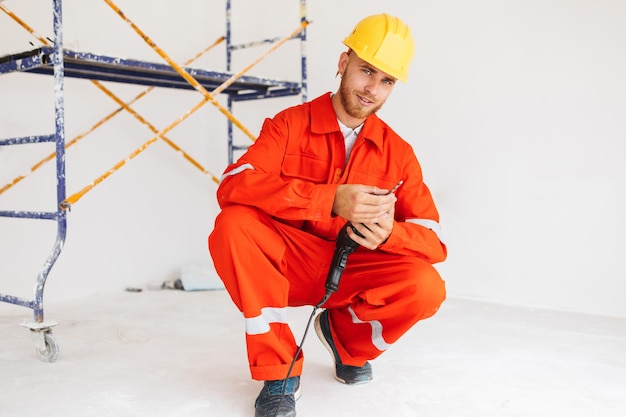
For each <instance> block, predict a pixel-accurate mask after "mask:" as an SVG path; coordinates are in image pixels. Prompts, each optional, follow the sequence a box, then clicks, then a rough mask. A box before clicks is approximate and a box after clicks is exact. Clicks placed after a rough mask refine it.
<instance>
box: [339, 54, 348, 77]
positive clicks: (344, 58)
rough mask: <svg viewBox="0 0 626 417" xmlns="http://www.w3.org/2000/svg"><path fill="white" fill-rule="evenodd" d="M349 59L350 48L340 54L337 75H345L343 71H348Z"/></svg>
mask: <svg viewBox="0 0 626 417" xmlns="http://www.w3.org/2000/svg"><path fill="white" fill-rule="evenodd" d="M349 60H350V53H349V50H348V51H347V52H342V53H341V55H339V62H338V63H337V75H343V73H344V72H345V71H346V67H347V66H348V61H349Z"/></svg>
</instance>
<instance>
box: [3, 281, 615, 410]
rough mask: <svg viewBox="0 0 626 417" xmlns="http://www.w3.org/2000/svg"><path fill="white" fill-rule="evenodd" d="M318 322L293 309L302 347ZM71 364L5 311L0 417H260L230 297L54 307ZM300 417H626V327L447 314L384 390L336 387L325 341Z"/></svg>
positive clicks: (470, 308)
mask: <svg viewBox="0 0 626 417" xmlns="http://www.w3.org/2000/svg"><path fill="white" fill-rule="evenodd" d="M310 313H311V309H310V308H308V307H307V308H299V309H293V310H292V312H291V322H292V326H293V328H294V331H295V333H296V337H297V339H298V340H300V338H301V335H302V332H303V330H304V325H305V323H306V320H307V319H308V317H309V315H310ZM46 316H47V317H46V318H48V319H54V320H56V321H58V322H59V325H58V326H57V327H55V329H54V332H53V333H54V336H55V338H56V340H57V342H58V344H59V346H60V355H59V357H58V359H57V360H56V361H55V362H54V363H44V362H42V361H40V360H39V359H38V358H37V355H36V353H35V350H34V345H33V343H32V342H31V340H30V336H29V335H28V331H27V330H25V329H24V328H22V327H21V326H20V325H19V323H20V322H22V320H23V319H24V318H26V319H30V318H31V315H30V310H27V309H25V308H22V307H17V306H13V305H9V304H5V303H0V416H3V417H13V416H15V417H30V416H33V417H35V416H47V417H74V416H76V417H78V416H80V417H89V416H97V417H103V416H116V417H120V416H121V417H125V416H133V417H139V416H151V417H154V416H163V417H176V416H186V417H195V416H229V417H230V416H233V417H237V416H243V417H252V416H253V415H254V411H253V406H252V404H253V402H254V399H255V397H256V395H257V393H258V391H259V390H260V383H259V382H257V381H252V380H250V379H249V376H248V369H247V363H246V357H245V350H244V335H243V322H242V320H241V317H240V315H239V313H238V312H237V311H236V310H235V309H234V307H233V306H232V304H231V303H230V300H229V299H228V296H227V294H226V293H225V292H223V291H210V292H183V291H176V290H164V291H144V292H141V293H128V292H121V293H119V294H115V295H102V296H96V297H92V298H89V299H84V300H75V301H71V302H64V303H62V304H50V303H49V305H48V304H46ZM305 357H306V360H305V370H304V376H303V378H302V384H303V395H302V398H301V399H300V400H299V401H298V416H299V417H312V416H316V417H319V416H331V417H332V416H341V417H350V416H359V417H363V416H394V417H402V416H420V417H422V416H423V417H440V416H441V417H454V416H459V417H461V416H462V417H470V416H480V417H490V416H493V417H503V416H519V417H536V416H546V417H555V416H568V417H575V416H580V417H583V416H584V417H590V416H598V417H612V416H614V417H623V416H625V415H626V320H623V319H621V320H620V319H611V318H603V317H594V316H585V315H577V314H566V313H558V312H551V311H537V310H530V309H524V308H518V307H507V306H501V305H494V304H487V303H479V302H474V301H466V300H459V299H451V300H448V301H446V303H445V304H444V306H443V308H442V309H441V310H440V312H439V313H438V314H437V315H436V316H435V317H433V318H431V319H429V320H426V321H423V322H421V323H419V324H418V325H417V326H416V327H415V328H413V329H412V330H411V331H410V332H409V333H408V334H407V335H406V336H405V337H404V338H403V339H401V341H400V342H398V343H397V344H396V345H394V346H393V347H392V348H391V349H390V350H389V351H388V352H387V353H385V355H383V356H381V357H380V358H379V359H377V360H376V361H374V363H373V366H374V377H375V379H374V381H373V382H372V383H370V384H367V385H362V386H356V387H349V386H344V385H342V384H340V383H338V382H336V381H335V380H334V379H333V378H332V374H331V358H330V355H329V354H328V352H326V350H325V349H324V348H323V346H322V345H321V343H320V342H319V340H318V339H317V336H316V335H315V332H314V331H311V332H310V333H309V337H308V339H307V341H306V342H305Z"/></svg>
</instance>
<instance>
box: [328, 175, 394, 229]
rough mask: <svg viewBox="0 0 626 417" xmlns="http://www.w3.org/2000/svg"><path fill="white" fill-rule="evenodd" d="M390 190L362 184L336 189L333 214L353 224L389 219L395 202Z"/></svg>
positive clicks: (344, 185)
mask: <svg viewBox="0 0 626 417" xmlns="http://www.w3.org/2000/svg"><path fill="white" fill-rule="evenodd" d="M389 191H390V190H385V189H382V188H378V187H374V186H371V185H363V184H342V185H339V186H338V187H337V192H336V193H335V200H334V201H333V213H335V214H336V215H338V216H341V217H343V218H344V219H346V220H349V221H351V222H353V223H365V224H367V223H380V222H382V221H384V220H386V219H387V218H389V213H390V212H392V213H393V211H392V209H393V207H394V204H395V202H396V200H397V198H396V196H395V194H393V193H390V192H389Z"/></svg>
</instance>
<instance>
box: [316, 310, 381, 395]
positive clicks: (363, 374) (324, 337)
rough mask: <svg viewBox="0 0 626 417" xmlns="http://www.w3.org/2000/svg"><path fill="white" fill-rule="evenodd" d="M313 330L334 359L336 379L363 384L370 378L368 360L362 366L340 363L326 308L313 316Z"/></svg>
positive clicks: (370, 368)
mask: <svg viewBox="0 0 626 417" xmlns="http://www.w3.org/2000/svg"><path fill="white" fill-rule="evenodd" d="M315 332H316V333H317V336H318V337H319V338H320V340H321V341H322V343H323V344H324V346H326V349H328V351H329V352H330V354H331V355H332V356H333V359H334V360H335V379H336V380H337V381H339V382H342V383H344V384H348V385H357V384H365V383H366V382H369V381H371V380H372V378H373V377H372V365H370V363H369V362H365V365H363V366H350V365H344V364H343V363H341V359H339V353H337V349H336V348H335V343H334V342H333V337H332V335H331V333H330V322H329V320H328V311H327V310H324V311H322V312H321V313H320V314H318V315H317V317H316V318H315Z"/></svg>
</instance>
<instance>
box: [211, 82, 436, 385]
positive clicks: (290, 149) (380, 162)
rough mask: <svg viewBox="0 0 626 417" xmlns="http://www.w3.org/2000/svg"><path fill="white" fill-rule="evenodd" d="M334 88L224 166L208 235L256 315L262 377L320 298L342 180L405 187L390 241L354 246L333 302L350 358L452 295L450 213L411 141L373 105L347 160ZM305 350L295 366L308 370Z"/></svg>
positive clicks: (237, 299)
mask: <svg viewBox="0 0 626 417" xmlns="http://www.w3.org/2000/svg"><path fill="white" fill-rule="evenodd" d="M345 161H346V150H345V145H344V137H343V135H342V133H341V131H340V129H339V125H338V123H337V118H336V115H335V113H334V110H333V107H332V104H331V100H330V93H326V94H324V95H322V96H320V97H318V98H316V99H314V100H312V101H311V102H308V103H304V104H302V105H298V106H295V107H291V108H288V109H286V110H283V111H282V112H280V113H278V114H277V115H276V116H275V117H274V118H273V119H266V120H265V122H264V124H263V127H262V129H261V133H260V135H259V138H258V140H257V141H256V142H255V143H254V144H253V145H252V146H251V147H250V148H249V149H248V150H247V152H246V153H245V154H244V155H243V156H242V157H241V158H240V159H239V160H238V161H237V162H236V163H234V164H231V165H230V166H228V167H227V168H226V170H225V171H224V175H223V178H222V181H221V182H220V186H219V188H218V191H217V198H218V202H219V204H220V207H221V208H222V211H221V212H220V214H219V215H218V216H217V218H216V220H215V228H214V230H213V232H212V233H211V236H210V237H209V249H210V252H211V256H212V258H213V261H214V264H215V268H216V270H217V272H218V274H219V276H220V277H221V279H222V280H223V281H224V285H225V287H226V289H227V290H228V292H229V294H230V296H231V298H232V300H233V302H234V303H235V304H236V305H237V307H238V308H239V310H240V311H241V312H242V313H243V315H244V318H245V324H246V343H247V351H248V361H249V365H250V372H251V375H252V378H253V379H257V380H280V379H284V378H285V377H286V374H287V370H288V368H289V365H290V363H291V361H292V359H293V357H294V355H295V352H296V350H297V342H296V340H295V338H294V336H293V333H292V332H291V330H290V328H289V325H288V321H287V308H288V307H289V306H301V305H316V304H317V303H318V302H319V301H320V300H321V299H322V297H323V295H324V293H325V287H324V284H325V281H326V276H327V273H328V269H329V266H330V261H331V259H332V255H333V251H334V248H335V242H334V239H335V237H336V236H337V233H338V231H339V229H340V228H341V227H342V226H343V225H344V224H345V222H346V220H345V219H342V218H340V217H338V216H335V215H334V214H333V213H332V212H331V211H332V205H333V199H334V196H335V190H336V188H337V186H338V185H339V184H365V185H375V186H378V187H380V188H383V189H391V188H392V187H393V186H394V185H395V184H396V183H398V181H399V180H403V184H402V186H401V187H400V188H399V189H398V190H397V191H396V196H397V199H398V200H397V202H396V205H395V218H394V220H395V222H394V227H393V231H392V233H391V235H390V236H389V238H388V240H387V241H386V242H385V243H384V244H382V245H381V246H379V248H378V249H377V250H374V251H371V250H368V249H365V248H362V247H361V248H358V249H357V250H356V251H355V252H354V253H353V254H352V255H350V257H349V259H348V262H347V266H346V268H345V270H344V273H343V277H342V279H341V283H340V285H339V289H338V291H337V292H336V293H334V294H333V295H332V296H331V297H330V299H329V300H328V301H327V303H326V304H324V307H325V308H327V309H328V314H329V319H330V323H331V332H332V335H333V340H334V342H335V344H336V347H337V350H338V352H339V356H340V358H341V361H342V362H343V363H344V364H347V365H353V366H362V365H364V363H365V361H367V360H370V359H374V358H376V357H377V356H379V355H380V354H381V353H382V352H384V351H385V350H386V349H387V348H388V347H389V346H390V345H391V344H392V343H394V342H395V341H396V340H398V339H399V338H400V336H402V335H403V334H404V333H405V332H406V331H407V330H408V329H410V328H411V326H413V325H414V324H415V323H416V322H417V321H419V320H421V319H424V318H427V317H430V316H432V315H433V314H435V312H436V311H437V310H438V308H439V306H440V305H441V303H442V302H443V300H444V299H445V284H444V281H443V280H442V279H441V278H440V276H439V274H438V273H437V271H436V270H435V268H433V266H432V264H433V263H436V262H440V261H443V260H444V259H445V258H446V247H445V245H444V244H443V243H442V239H441V236H440V235H441V234H440V230H439V223H438V222H439V214H438V212H437V209H436V207H435V204H434V202H433V200H432V197H431V194H430V191H429V189H428V187H427V186H426V185H425V184H424V183H423V181H422V171H421V167H420V165H419V163H418V161H417V159H416V157H415V154H414V152H413V150H412V148H411V146H410V145H409V144H408V143H407V142H405V141H404V140H402V139H401V138H400V137H399V136H398V135H397V134H396V133H395V132H394V131H393V130H391V129H390V128H389V126H387V125H386V124H385V123H384V122H383V121H382V120H381V119H379V118H378V116H377V115H375V114H373V115H370V116H369V117H368V118H367V120H366V121H365V123H364V125H363V128H362V130H361V132H360V134H359V136H358V138H357V141H356V143H355V144H354V147H353V149H352V152H351V155H350V158H349V160H348V162H347V164H346V162H345ZM302 363H303V356H301V357H300V358H298V360H297V361H296V364H295V366H294V369H293V371H292V374H291V375H292V376H297V375H301V373H302Z"/></svg>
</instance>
